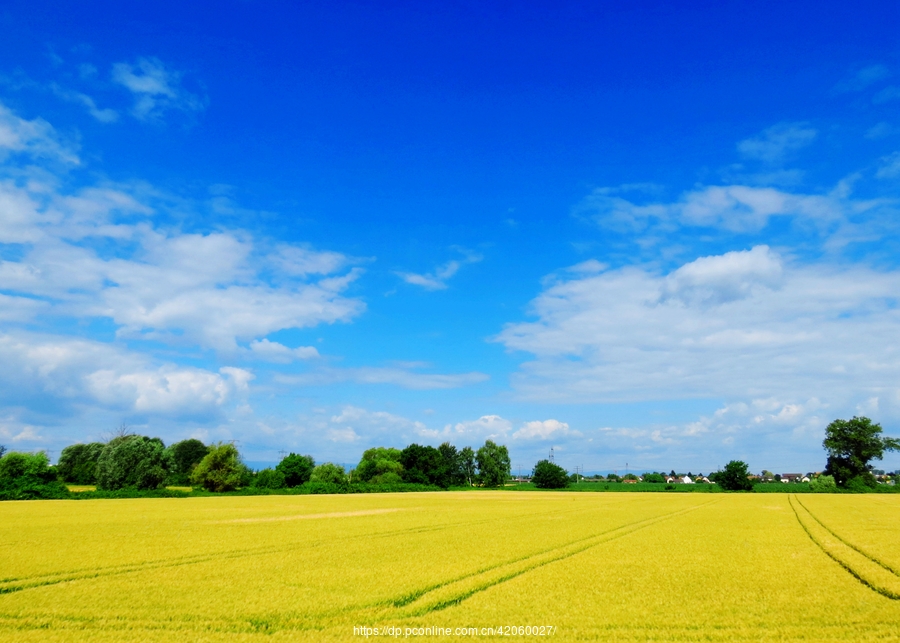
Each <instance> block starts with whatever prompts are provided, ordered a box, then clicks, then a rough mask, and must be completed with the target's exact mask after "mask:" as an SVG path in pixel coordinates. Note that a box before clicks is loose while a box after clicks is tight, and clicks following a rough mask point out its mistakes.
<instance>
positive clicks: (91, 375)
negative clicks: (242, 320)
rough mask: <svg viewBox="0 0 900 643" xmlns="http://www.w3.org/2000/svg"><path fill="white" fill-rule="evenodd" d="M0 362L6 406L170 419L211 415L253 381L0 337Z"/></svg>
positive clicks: (45, 339)
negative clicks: (22, 403) (23, 403)
mask: <svg viewBox="0 0 900 643" xmlns="http://www.w3.org/2000/svg"><path fill="white" fill-rule="evenodd" d="M0 362H2V363H3V364H4V365H5V368H4V369H3V370H2V373H0V382H2V385H3V395H2V397H3V398H5V399H4V402H5V403H6V405H7V406H8V405H13V406H15V405H16V404H17V403H18V400H20V399H22V398H32V399H46V400H53V402H50V403H45V404H43V405H45V406H52V405H55V404H58V403H63V404H74V405H76V406H82V405H84V404H94V405H99V406H100V407H103V408H107V409H113V410H120V411H123V412H128V413H141V414H153V415H169V416H197V415H207V416H208V415H215V414H217V413H218V412H219V410H220V409H222V407H223V406H224V405H225V404H227V403H228V402H230V401H232V400H233V399H234V398H235V396H236V395H237V394H239V393H241V392H245V391H246V390H247V383H248V382H249V380H250V379H252V377H253V375H252V373H250V372H249V371H246V370H244V369H239V368H235V367H223V368H221V369H220V370H219V372H218V373H215V372H212V371H208V370H205V369H201V368H192V367H184V366H176V365H172V364H169V365H163V366H154V365H153V364H152V362H150V360H148V359H147V358H145V357H143V356H140V355H137V354H134V353H130V352H127V351H124V350H122V349H120V348H118V347H115V346H111V345H108V344H104V343H102V342H94V341H88V340H83V339H72V338H65V337H58V336H48V335H35V334H31V333H17V334H2V335H0Z"/></svg>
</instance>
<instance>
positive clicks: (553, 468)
mask: <svg viewBox="0 0 900 643" xmlns="http://www.w3.org/2000/svg"><path fill="white" fill-rule="evenodd" d="M531 481H532V482H533V483H534V486H535V487H537V488H538V489H563V488H565V487H568V486H569V476H568V475H567V474H566V470H565V469H563V468H562V467H561V466H559V465H558V464H554V463H553V462H550V461H549V460H539V461H538V463H537V464H536V465H534V472H533V473H532V474H531Z"/></svg>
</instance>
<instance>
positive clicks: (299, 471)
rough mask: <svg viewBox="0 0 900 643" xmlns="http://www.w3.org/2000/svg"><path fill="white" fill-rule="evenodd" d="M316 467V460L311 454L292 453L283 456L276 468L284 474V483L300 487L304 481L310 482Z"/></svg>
mask: <svg viewBox="0 0 900 643" xmlns="http://www.w3.org/2000/svg"><path fill="white" fill-rule="evenodd" d="M315 468H316V461H315V460H313V457H312V456H311V455H297V454H296V453H291V454H290V455H288V456H285V457H284V458H282V460H281V462H279V463H278V465H277V466H276V467H275V470H276V471H279V472H281V474H282V475H283V476H284V484H285V485H286V486H288V487H299V486H300V485H302V484H303V483H304V482H309V477H310V476H311V475H312V472H313V469H315Z"/></svg>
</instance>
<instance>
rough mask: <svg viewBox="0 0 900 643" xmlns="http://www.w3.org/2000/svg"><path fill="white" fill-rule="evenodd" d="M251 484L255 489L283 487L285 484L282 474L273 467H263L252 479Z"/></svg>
mask: <svg viewBox="0 0 900 643" xmlns="http://www.w3.org/2000/svg"><path fill="white" fill-rule="evenodd" d="M253 486H254V487H256V488H257V489H283V488H284V487H285V486H286V485H285V482H284V474H283V473H281V471H276V470H275V469H263V470H262V471H260V472H259V473H257V474H256V477H255V478H254V479H253Z"/></svg>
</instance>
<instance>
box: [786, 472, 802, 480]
mask: <svg viewBox="0 0 900 643" xmlns="http://www.w3.org/2000/svg"><path fill="white" fill-rule="evenodd" d="M802 479H803V474H802V473H782V474H781V481H782V482H797V481H799V480H802Z"/></svg>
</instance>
